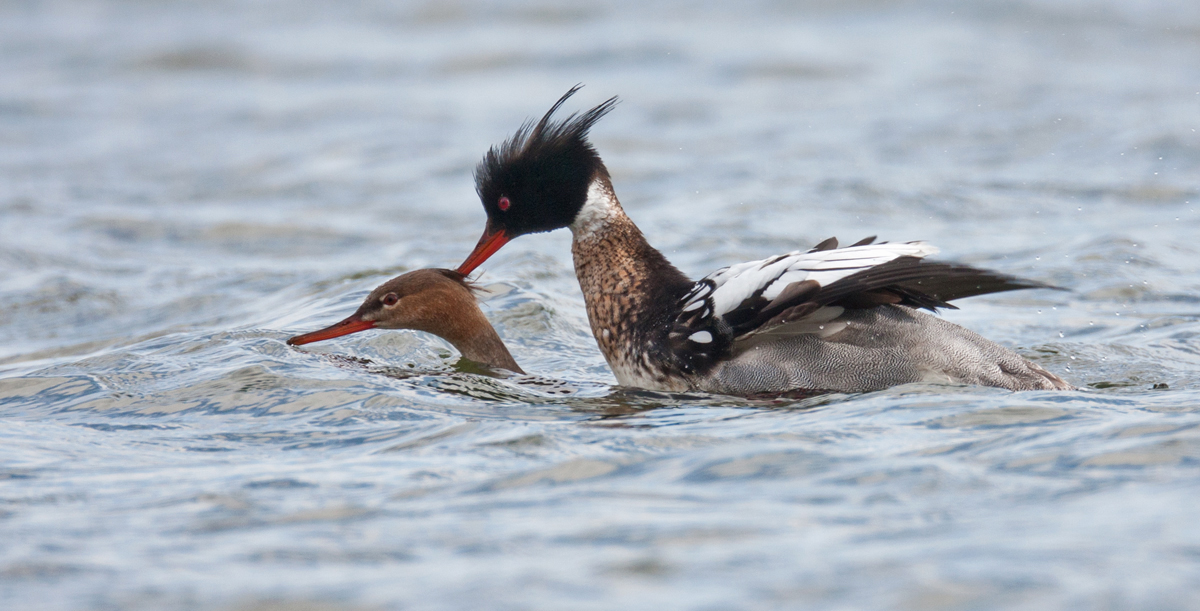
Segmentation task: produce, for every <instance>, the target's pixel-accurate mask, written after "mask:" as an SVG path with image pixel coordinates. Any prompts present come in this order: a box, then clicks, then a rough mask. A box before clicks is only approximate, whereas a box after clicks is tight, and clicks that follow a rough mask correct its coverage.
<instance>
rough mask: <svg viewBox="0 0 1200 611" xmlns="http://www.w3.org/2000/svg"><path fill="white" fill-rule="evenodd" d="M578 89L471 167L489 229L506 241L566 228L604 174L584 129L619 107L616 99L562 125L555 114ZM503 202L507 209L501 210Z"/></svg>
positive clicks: (604, 170) (573, 117) (605, 175)
mask: <svg viewBox="0 0 1200 611" xmlns="http://www.w3.org/2000/svg"><path fill="white" fill-rule="evenodd" d="M581 87H582V85H576V86H574V87H572V88H571V89H570V90H569V91H567V93H566V94H564V95H563V96H562V97H561V98H559V99H558V101H557V102H555V103H554V106H551V107H550V110H549V111H548V112H546V114H545V115H544V116H542V118H541V120H540V121H538V122H537V123H533V122H532V121H526V122H525V123H524V124H523V125H521V127H520V128H519V129H517V131H516V133H514V134H513V135H512V137H511V138H509V139H508V140H507V141H505V142H504V144H502V145H500V146H498V147H492V148H491V149H490V150H488V152H487V154H486V155H484V157H483V161H480V162H479V165H478V166H477V167H476V168H475V190H476V192H478V193H479V199H480V201H482V202H483V208H484V210H485V211H487V215H488V227H489V229H490V230H502V231H504V232H505V234H506V235H507V236H509V237H510V238H512V237H516V236H519V235H524V234H526V233H536V232H540V231H550V230H553V229H559V228H561V227H566V226H568V225H570V224H571V223H572V222H573V221H574V220H575V215H576V214H578V213H579V210H580V208H582V207H583V203H584V201H586V199H587V190H588V185H589V184H590V183H591V181H592V180H593V179H595V178H597V177H600V176H602V177H604V178H606V179H607V178H608V170H607V169H606V168H605V167H604V162H603V161H601V160H600V155H599V154H597V153H596V149H595V148H593V147H592V144H591V143H590V142H588V130H589V129H591V127H592V126H593V125H595V124H596V122H597V121H599V120H600V118H601V117H603V116H604V115H606V114H608V112H609V111H611V110H612V109H613V107H614V106H616V104H617V98H616V97H615V96H614V97H612V98H609V99H608V100H605V101H604V102H603V103H602V104H600V105H599V106H596V107H595V108H592V109H591V110H588V111H587V112H584V113H582V114H579V113H571V114H570V115H568V116H567V117H566V118H565V119H562V120H561V121H555V120H553V116H554V113H555V112H556V111H558V109H559V107H561V106H562V105H563V103H564V102H566V101H567V99H568V98H570V97H571V96H572V95H574V94H575V92H577V91H579V89H580V88H581ZM501 198H506V200H507V202H506V203H507V204H508V206H507V209H502V208H501V206H500V201H501Z"/></svg>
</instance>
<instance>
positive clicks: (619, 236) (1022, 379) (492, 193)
mask: <svg viewBox="0 0 1200 611" xmlns="http://www.w3.org/2000/svg"><path fill="white" fill-rule="evenodd" d="M578 89H579V87H578V86H576V87H574V88H572V89H571V90H570V91H568V92H567V93H566V95H564V96H563V97H562V98H560V99H559V100H558V102H556V103H555V104H554V106H553V107H551V108H550V110H549V111H548V112H547V113H546V114H545V116H543V117H542V119H541V120H540V121H538V122H536V123H533V122H528V123H526V124H525V125H523V126H521V128H520V129H518V130H517V132H516V134H514V135H513V136H512V138H510V139H509V140H508V141H507V142H505V143H504V144H503V145H501V146H499V147H494V148H492V149H491V150H489V151H488V153H487V155H485V156H484V158H483V161H482V162H480V164H479V166H478V168H477V169H476V171H475V181H476V190H477V191H478V193H479V197H480V199H481V200H482V202H483V207H484V210H486V212H487V226H486V227H485V229H484V232H483V237H482V238H480V240H479V244H478V245H477V246H476V247H475V250H474V251H473V252H472V253H471V254H470V256H468V257H467V259H466V261H464V262H463V264H462V265H461V266H459V268H458V271H459V272H460V273H462V274H464V275H466V274H469V273H471V272H472V271H473V270H474V269H475V268H476V267H477V266H478V265H479V264H480V263H483V262H484V261H485V260H486V259H487V258H488V257H490V256H491V255H492V254H493V253H495V252H496V251H497V250H499V249H500V247H501V246H503V245H504V244H505V243H507V242H508V241H509V240H511V239H513V238H515V237H517V236H521V235H524V234H527V233H537V232H542V231H551V230H554V229H559V228H562V227H569V228H570V229H571V233H572V235H573V241H572V245H571V253H572V255H573V257H574V261H575V274H576V276H577V277H578V278H579V286H580V288H581V289H582V290H583V295H584V300H585V301H586V304H587V313H588V320H589V321H590V323H591V327H592V334H593V335H595V337H596V341H597V343H599V345H600V350H601V351H602V352H603V353H604V357H605V359H607V360H608V364H609V366H610V367H612V370H613V373H614V374H615V375H616V378H617V381H618V382H620V383H621V384H623V385H626V386H637V387H642V388H648V389H652V390H671V391H685V390H702V391H709V392H718V393H725V394H734V395H753V394H762V393H773V392H787V391H794V390H801V389H814V390H816V389H820V390H832V391H846V392H860V391H871V390H878V389H882V388H886V387H889V386H894V385H897V384H905V383H908V382H942V383H952V384H978V385H985V386H999V387H1002V388H1008V389H1011V390H1032V389H1047V390H1049V389H1070V388H1072V386H1071V385H1070V384H1068V383H1066V382H1065V381H1063V380H1062V379H1061V378H1059V377H1058V376H1056V375H1054V374H1052V373H1050V372H1048V371H1046V370H1045V369H1043V368H1041V367H1039V366H1038V365H1035V364H1033V363H1031V362H1029V361H1028V360H1026V359H1024V358H1022V357H1021V356H1019V355H1017V354H1016V353H1015V352H1013V351H1011V350H1008V349H1006V348H1004V347H1002V346H1000V345H998V344H995V343H993V342H991V341H988V340H986V339H984V338H983V337H981V336H979V335H978V334H976V333H974V332H972V331H969V330H967V329H964V328H962V327H959V326H957V325H954V324H951V323H949V322H946V321H944V320H942V319H940V318H937V317H935V316H931V315H929V314H926V313H924V312H921V311H919V309H921V308H924V309H927V310H931V311H936V308H953V307H954V306H952V305H950V304H949V303H948V302H950V301H952V300H955V299H959V298H962V297H970V296H973V295H983V294H986V293H995V292H999V291H1010V290H1015V289H1024V288H1051V287H1049V286H1048V285H1045V284H1042V283H1038V282H1032V281H1027V280H1021V279H1018V278H1014V277H1012V276H1007V275H1004V274H998V273H994V272H989V271H985V270H980V269H975V268H972V267H968V266H965V265H957V264H953V263H934V262H927V261H925V260H924V258H925V257H926V256H928V255H931V254H933V253H935V252H937V249H935V248H934V247H932V246H929V245H927V244H925V243H922V242H909V243H905V244H888V243H879V244H876V243H874V238H868V239H866V240H862V241H860V242H858V243H856V244H854V245H853V246H849V247H846V248H838V246H837V240H835V239H832V238H831V239H829V240H826V241H824V242H822V243H821V244H819V245H817V246H816V247H815V248H813V249H812V250H809V251H807V252H801V251H795V252H790V253H787V254H783V255H778V256H775V257H771V258H768V259H763V260H761V261H750V262H747V263H740V264H738V265H733V266H730V267H727V268H724V269H721V270H718V271H716V272H714V273H712V274H710V275H708V276H706V277H705V278H703V279H701V280H699V281H695V282H694V281H692V280H689V279H688V278H687V277H686V276H684V275H683V273H681V272H680V271H679V270H678V269H676V268H675V267H674V266H673V265H671V263H669V262H668V261H667V259H666V258H665V257H663V255H662V253H660V252H658V251H657V250H655V249H654V248H653V247H652V246H650V244H649V243H647V242H646V239H645V238H644V237H643V236H642V233H641V231H639V230H638V228H637V226H636V225H634V224H633V221H631V220H630V219H629V217H628V216H626V215H625V212H624V210H622V208H621V204H620V202H619V201H617V196H616V194H615V193H614V192H613V187H612V182H611V180H610V177H609V174H608V170H607V169H606V168H605V167H604V162H603V161H601V160H600V156H599V155H598V154H597V153H596V150H595V149H594V148H593V147H592V145H591V143H590V142H588V138H587V136H588V130H589V129H591V127H592V126H593V125H594V124H595V123H596V122H597V121H598V120H600V118H601V117H603V116H604V115H606V114H607V113H608V112H609V111H610V110H612V109H613V106H614V105H615V104H616V101H617V99H616V98H615V97H614V98H611V99H609V100H607V101H606V102H604V103H603V104H600V105H599V106H596V107H595V108H592V109H591V110H588V111H587V112H585V113H583V114H571V115H570V116H568V117H566V118H565V119H563V120H561V121H555V120H552V117H553V115H554V113H555V112H556V111H557V110H558V109H559V107H560V106H562V104H563V103H564V102H565V101H566V100H567V98H569V97H571V95H573V94H574V93H575V92H576V91H578Z"/></svg>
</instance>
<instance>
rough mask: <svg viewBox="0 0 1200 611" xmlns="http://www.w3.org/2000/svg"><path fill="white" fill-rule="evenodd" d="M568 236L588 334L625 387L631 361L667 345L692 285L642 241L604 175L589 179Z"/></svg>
mask: <svg viewBox="0 0 1200 611" xmlns="http://www.w3.org/2000/svg"><path fill="white" fill-rule="evenodd" d="M571 233H572V235H573V240H572V244H571V253H572V255H573V257H574V261H575V275H576V277H577V278H578V279H579V288H580V289H582V291H583V297H584V301H585V303H586V305H587V312H588V321H589V322H590V323H591V327H592V334H593V335H595V337H596V341H597V343H598V344H599V345H600V350H601V352H603V353H604V356H605V358H606V359H607V360H608V363H609V366H610V367H612V369H613V371H614V373H616V374H617V380H618V381H620V382H621V383H622V384H626V383H628V382H629V381H632V379H633V378H631V377H630V376H629V375H627V374H625V373H624V372H627V371H630V369H631V368H636V367H637V365H636V364H634V363H633V360H638V361H640V360H641V359H643V358H655V357H654V356H653V355H649V356H648V352H653V351H654V350H655V349H656V347H657V346H663V345H665V344H666V335H667V332H668V331H669V329H670V326H671V325H670V320H671V317H672V316H674V315H675V314H676V312H675V306H676V304H677V303H678V301H679V299H680V298H682V297H683V295H685V294H686V293H687V291H688V290H690V289H691V286H692V282H691V280H688V278H687V276H684V275H683V273H682V272H680V271H679V270H678V269H676V268H675V266H674V265H671V263H670V262H669V261H667V259H666V257H664V256H663V255H662V253H660V252H659V251H658V250H656V249H655V248H654V247H653V246H651V245H650V243H649V242H647V241H646V238H645V236H643V235H642V232H641V230H639V229H638V227H637V225H635V224H634V223H633V221H632V220H631V219H630V218H629V217H628V216H626V215H625V211H624V210H623V209H622V208H621V203H620V202H619V201H618V200H617V196H616V193H614V191H613V188H612V184H611V183H610V182H609V180H608V178H607V177H605V176H597V177H596V178H595V179H593V181H592V183H591V185H590V186H589V189H588V196H587V201H586V202H585V203H584V205H583V207H582V208H581V209H580V211H579V213H578V214H577V215H576V217H575V222H574V223H572V224H571ZM660 336H661V337H660ZM626 361H629V362H626ZM623 378H625V379H623ZM642 385H645V384H644V383H642Z"/></svg>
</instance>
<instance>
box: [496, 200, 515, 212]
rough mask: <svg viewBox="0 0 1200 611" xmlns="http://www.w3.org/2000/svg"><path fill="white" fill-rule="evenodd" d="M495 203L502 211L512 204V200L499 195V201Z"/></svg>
mask: <svg viewBox="0 0 1200 611" xmlns="http://www.w3.org/2000/svg"><path fill="white" fill-rule="evenodd" d="M496 205H497V206H499V207H500V211H501V212H503V211H505V210H508V207H509V206H511V205H512V202H510V201H508V198H507V197H504V196H500V201H499V202H498V203H497V204H496Z"/></svg>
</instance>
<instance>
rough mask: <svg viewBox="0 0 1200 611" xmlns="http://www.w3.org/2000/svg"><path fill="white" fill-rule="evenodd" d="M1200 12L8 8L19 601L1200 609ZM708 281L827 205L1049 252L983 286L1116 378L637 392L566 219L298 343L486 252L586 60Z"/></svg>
mask: <svg viewBox="0 0 1200 611" xmlns="http://www.w3.org/2000/svg"><path fill="white" fill-rule="evenodd" d="M1198 57H1200V5H1198V4H1196V3H1195V2H1191V1H1190V0H1178V1H1169V0H1162V1H1117V0H1097V1H1095V2H1082V1H1075V0H1046V1H1038V2H1033V1H1032V0H1030V1H1025V2H1022V1H1015V0H1013V1H1004V0H997V1H994V2H979V3H973V4H971V5H970V6H963V5H962V3H956V2H939V1H937V0H924V1H922V0H916V1H909V2H902V1H895V2H891V1H869V0H855V1H851V2H824V1H813V2H795V3H786V2H752V3H750V4H743V5H740V6H739V7H738V8H727V7H726V5H725V4H724V3H709V4H697V3H682V2H679V3H665V4H650V3H640V2H620V1H614V2H597V3H588V4H581V5H578V6H571V7H564V6H563V5H557V4H554V3H550V2H543V3H532V4H525V3H518V2H507V1H496V2H486V3H480V4H468V3H455V2H449V3H447V2H441V1H438V2H430V3H426V4H421V3H394V2H363V3H355V4H353V5H351V4H349V3H317V2H304V1H301V2H292V3H276V2H220V1H217V2H211V1H209V2H165V3H159V2H155V3H147V2H138V1H127V2H119V1H114V2H87V1H83V2H76V1H72V2H58V3H55V2H46V3H43V2H36V3H35V2H9V3H4V4H3V5H2V6H0V236H2V237H0V418H2V421H0V606H3V607H4V608H6V609H205V610H207V609H400V608H404V609H469V608H498V609H614V608H644V609H661V608H680V609H730V608H757V609H763V608H808V609H855V608H861V609H883V608H891V609H920V610H928V609H984V608H1022V609H1054V608H1077V609H1100V608H1103V609H1126V608H1128V609H1151V608H1153V609H1195V608H1198V607H1200V585H1198V584H1200V517H1198V513H1197V508H1196V505H1197V503H1196V500H1197V498H1198V496H1200V375H1198V374H1197V372H1198V371H1200V239H1198V238H1200V214H1197V207H1198V204H1200V186H1198V184H1200V181H1198V178H1200V135H1198V134H1197V131H1196V130H1197V129H1200V61H1197V58H1198ZM581 81H582V82H584V83H586V85H587V87H586V88H585V89H584V90H583V91H582V92H581V93H580V94H579V95H578V96H577V97H576V99H573V100H572V101H571V106H572V107H573V108H583V107H586V106H590V105H593V104H596V103H598V102H599V101H601V100H603V99H605V98H607V97H608V96H610V95H614V94H619V95H621V96H622V98H623V102H622V103H621V105H620V106H619V107H618V109H617V111H616V112H614V113H613V114H612V115H610V116H609V117H608V118H606V119H605V120H604V121H603V122H601V123H600V125H599V126H598V127H597V128H596V129H595V130H594V132H593V135H594V137H593V140H594V142H595V144H596V146H597V147H598V149H599V150H600V152H601V154H602V155H603V156H604V158H605V160H606V162H607V163H608V166H609V168H610V169H611V170H612V173H613V175H614V183H615V185H616V188H617V192H618V194H619V195H620V196H621V197H622V200H623V202H624V204H625V207H626V209H627V210H628V212H629V213H630V215H631V216H632V217H633V218H634V219H635V220H636V221H637V222H638V223H639V224H640V225H641V227H642V228H643V230H644V231H645V232H646V234H647V235H648V237H649V239H650V240H651V242H652V243H654V244H656V245H657V246H659V247H660V248H662V249H663V250H664V252H666V253H667V254H668V256H669V257H671V258H672V259H673V260H674V261H675V262H676V263H677V264H678V265H679V266H680V267H681V268H682V269H683V270H684V271H686V272H687V273H689V274H691V275H693V276H699V275H702V274H704V273H707V272H708V271H711V270H712V269H715V268H717V267H720V266H723V265H727V264H729V263H733V262H737V261H741V260H745V259H748V258H758V257H764V256H767V255H770V254H775V253H778V252H783V251H786V250H792V249H796V248H802V247H807V246H811V245H812V244H814V243H816V242H817V241H819V240H821V239H823V238H826V237H829V236H831V235H836V236H839V237H841V238H842V239H843V242H845V241H846V240H851V241H853V240H857V239H859V238H861V237H864V236H867V235H879V236H880V239H885V240H914V239H925V240H929V241H931V242H933V243H934V244H937V245H938V246H940V247H941V248H942V250H943V254H942V255H941V257H942V258H943V259H948V260H957V261H963V262H968V263H972V264H977V265H981V266H985V267H989V268H993V269H997V270H1001V271H1004V272H1008V273H1013V274H1018V275H1022V276H1026V277H1029V278H1034V279H1038V280H1042V281H1047V282H1052V283H1055V284H1058V285H1061V286H1063V287H1066V288H1069V289H1070V292H1054V291H1027V292H1023V293H1010V294H1004V295H996V296H991V297H984V298H977V299H972V300H966V301H964V302H962V303H961V305H962V306H963V309H962V310H961V311H956V312H948V313H946V314H945V315H946V316H947V318H949V319H950V320H952V321H955V322H957V323H960V324H963V325H966V326H968V327H970V328H972V329H975V330H977V331H979V332H981V333H982V334H984V335H985V336H988V337H991V338H993V339H995V340H997V341H999V342H1002V343H1004V344H1006V345H1009V346H1013V347H1014V348H1016V349H1017V350H1019V351H1020V352H1021V353H1022V354H1024V355H1026V356H1028V357H1029V358H1032V359H1034V360H1036V361H1038V362H1039V363H1041V364H1043V365H1044V366H1046V367H1047V368H1049V369H1050V370H1052V371H1055V372H1058V373H1060V374H1062V375H1063V376H1064V377H1066V378H1067V379H1069V380H1070V381H1072V382H1073V383H1075V384H1077V385H1079V386H1080V387H1081V388H1082V390H1079V391H1078V392H1064V393H1040V392H1030V393H1010V392H1003V391H999V390H995V389H986V388H961V387H941V386H908V387H900V388H895V389H891V390H888V391H884V392H877V393H870V394H864V395H849V396H847V395H834V396H829V397H822V398H818V399H809V400H805V401H800V400H776V401H746V400H740V399H732V398H728V397H720V396H704V395H685V396H679V395H663V394H656V393H649V392H643V391H638V390H634V389H623V388H618V387H615V386H613V384H614V380H613V377H612V375H611V373H610V372H609V370H608V368H607V366H606V365H605V363H604V360H603V358H602V357H601V355H600V353H599V352H598V350H597V348H596V346H595V343H594V341H593V340H592V338H591V336H590V334H589V331H588V327H587V322H586V315H585V313H584V309H583V304H582V298H581V295H580V294H579V290H578V287H577V285H576V283H575V279H574V276H573V271H572V268H571V263H570V257H569V252H568V244H569V235H567V234H566V232H558V233H553V234H546V235H538V236H531V237H526V238H522V239H520V240H518V241H516V242H515V243H513V244H511V245H510V246H508V247H507V248H505V250H504V251H503V252H501V253H500V254H498V255H497V256H496V257H494V258H493V259H492V260H491V261H490V262H489V263H488V264H487V266H486V268H485V269H486V271H485V273H484V275H483V278H482V279H483V281H484V282H485V283H490V284H491V285H492V286H493V288H495V289H496V291H495V292H496V296H494V297H493V298H492V299H491V300H490V301H488V302H487V303H486V304H485V306H484V307H485V310H486V312H487V314H488V316H489V317H490V318H491V320H492V321H493V322H494V323H495V324H496V326H497V327H498V329H499V331H500V334H501V335H502V336H503V337H504V338H505V340H506V341H507V342H508V343H509V345H510V347H511V348H512V351H513V353H514V355H515V356H516V357H517V360H518V361H519V362H521V364H522V365H523V366H524V367H525V368H526V369H527V370H529V371H532V372H537V373H538V374H540V375H542V376H544V378H513V379H496V378H492V377H487V376H483V375H480V374H479V373H478V372H476V371H474V370H471V369H470V368H467V367H463V366H460V365H457V364H456V360H457V356H456V354H455V353H454V351H453V350H452V349H451V348H450V347H449V345H448V344H446V343H444V342H442V341H441V340H438V339H437V338H434V337H430V336H428V335H423V334H419V333H412V332H371V333H363V334H359V335H355V336H351V337H346V338H342V339H339V340H336V341H330V342H325V343H322V344H315V345H313V346H306V347H305V348H304V349H293V348H290V347H288V346H286V345H285V344H284V343H283V341H284V339H286V338H287V337H288V336H290V335H293V334H295V333H298V332H302V331H308V330H312V329H315V328H317V327H320V326H324V325H325V324H328V323H330V322H332V321H334V320H338V319H340V318H341V317H343V316H345V315H346V314H348V313H349V312H350V311H352V310H353V308H354V307H355V306H356V305H357V304H358V302H359V300H361V299H362V297H363V296H364V295H365V294H366V292H367V291H368V290H369V289H371V288H372V287H374V286H375V285H377V284H379V283H380V282H382V281H384V280H385V279H387V278H389V277H391V276H393V275H396V274H397V273H399V272H402V271H404V270H409V269H415V268H420V267H428V266H441V267H445V266H453V265H456V264H457V263H459V262H460V261H461V260H462V258H463V257H464V256H465V255H466V253H467V252H468V251H469V250H470V249H471V247H472V246H473V245H474V244H475V240H476V239H477V238H478V235H479V232H480V230H481V228H482V222H483V212H482V210H481V208H480V206H479V203H478V200H477V199H476V198H475V196H474V193H473V183H472V180H471V171H472V168H473V166H474V164H475V162H476V161H477V160H478V159H479V157H480V156H481V155H482V153H483V152H484V151H485V150H486V149H487V147H488V146H489V145H491V144H494V143H497V142H499V141H501V140H502V139H503V138H504V137H506V136H507V135H508V134H509V133H511V132H512V131H513V130H514V129H515V128H516V127H517V126H518V125H519V124H520V123H521V121H522V120H524V119H525V118H527V117H529V116H534V115H540V114H541V113H542V112H543V111H544V110H545V109H546V108H548V106H549V105H550V103H551V102H553V101H554V100H555V99H556V98H557V97H558V96H559V95H560V94H561V93H562V92H563V91H565V90H566V89H567V88H568V87H569V86H571V85H573V84H575V83H576V82H581Z"/></svg>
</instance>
